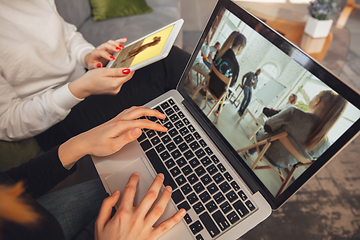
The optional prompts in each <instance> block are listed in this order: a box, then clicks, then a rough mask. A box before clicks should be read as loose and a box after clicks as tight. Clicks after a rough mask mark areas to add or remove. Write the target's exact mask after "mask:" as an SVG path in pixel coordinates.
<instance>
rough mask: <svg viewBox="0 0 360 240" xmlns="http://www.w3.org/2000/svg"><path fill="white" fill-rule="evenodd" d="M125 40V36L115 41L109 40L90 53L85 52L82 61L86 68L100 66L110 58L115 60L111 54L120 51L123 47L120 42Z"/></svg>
mask: <svg viewBox="0 0 360 240" xmlns="http://www.w3.org/2000/svg"><path fill="white" fill-rule="evenodd" d="M126 40H127V38H121V39H118V40H115V41H114V40H109V41H107V42H106V43H103V44H101V45H100V46H98V47H97V48H95V49H94V50H93V51H92V52H91V53H88V54H86V56H85V58H84V61H85V63H86V65H87V66H88V69H89V70H91V69H94V68H101V67H102V66H104V65H106V64H107V62H109V61H110V60H115V58H114V57H113V56H112V54H114V52H119V51H121V50H122V49H123V48H124V46H123V45H122V43H124V42H126Z"/></svg>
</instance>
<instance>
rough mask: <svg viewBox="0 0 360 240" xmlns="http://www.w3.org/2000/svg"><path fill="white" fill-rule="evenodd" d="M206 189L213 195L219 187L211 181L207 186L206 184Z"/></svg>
mask: <svg viewBox="0 0 360 240" xmlns="http://www.w3.org/2000/svg"><path fill="white" fill-rule="evenodd" d="M207 190H208V191H209V192H210V194H211V195H214V193H216V192H217V191H219V188H218V187H217V186H216V185H215V183H211V184H210V185H209V186H207ZM234 194H235V193H234ZM235 196H236V194H235Z"/></svg>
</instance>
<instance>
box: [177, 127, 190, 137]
mask: <svg viewBox="0 0 360 240" xmlns="http://www.w3.org/2000/svg"><path fill="white" fill-rule="evenodd" d="M179 132H180V134H181V136H185V135H186V134H188V133H189V129H187V128H186V127H183V128H181V129H180V130H179Z"/></svg>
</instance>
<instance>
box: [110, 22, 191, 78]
mask: <svg viewBox="0 0 360 240" xmlns="http://www.w3.org/2000/svg"><path fill="white" fill-rule="evenodd" d="M183 23H184V20H183V19H179V20H177V21H175V22H173V23H171V24H169V25H167V26H165V27H163V28H160V29H159V30H156V31H155V32H152V33H150V34H148V35H146V36H145V37H142V38H140V39H138V40H136V41H134V42H132V43H130V44H127V45H126V46H125V48H124V49H123V50H121V51H120V52H116V53H114V55H113V56H114V57H115V60H112V61H110V62H109V63H108V64H107V65H106V67H108V68H129V69H130V70H131V71H134V70H137V69H139V68H142V67H145V66H147V65H149V64H151V63H153V62H156V61H159V60H161V59H163V58H165V57H166V56H167V55H168V54H169V52H170V49H171V47H172V46H173V44H174V42H175V39H176V37H177V35H178V33H179V32H180V29H181V26H182V25H183Z"/></svg>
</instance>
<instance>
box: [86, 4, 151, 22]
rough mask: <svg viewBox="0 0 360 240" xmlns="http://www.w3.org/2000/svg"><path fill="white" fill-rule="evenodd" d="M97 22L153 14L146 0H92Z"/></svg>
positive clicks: (94, 16) (94, 17) (93, 12)
mask: <svg viewBox="0 0 360 240" xmlns="http://www.w3.org/2000/svg"><path fill="white" fill-rule="evenodd" d="M90 4H91V7H92V14H93V20H94V21H95V22H98V21H102V20H106V19H109V18H115V17H124V16H130V15H137V14H143V13H150V12H152V11H153V10H152V8H150V7H149V6H148V5H147V4H146V1H145V0H90Z"/></svg>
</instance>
